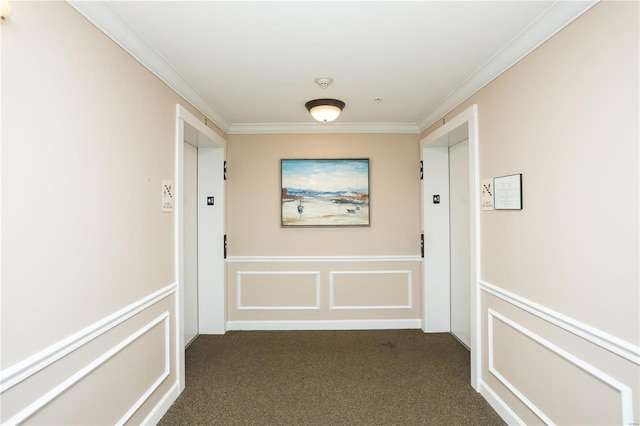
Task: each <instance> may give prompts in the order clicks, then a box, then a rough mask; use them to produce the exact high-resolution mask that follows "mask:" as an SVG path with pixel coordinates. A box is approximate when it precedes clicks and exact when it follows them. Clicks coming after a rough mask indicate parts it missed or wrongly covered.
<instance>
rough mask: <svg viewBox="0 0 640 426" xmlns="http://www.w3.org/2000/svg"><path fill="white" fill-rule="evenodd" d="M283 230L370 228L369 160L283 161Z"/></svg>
mask: <svg viewBox="0 0 640 426" xmlns="http://www.w3.org/2000/svg"><path fill="white" fill-rule="evenodd" d="M282 225H283V226H368V225H369V160H368V159H349V160H282Z"/></svg>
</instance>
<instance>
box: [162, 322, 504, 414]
mask: <svg viewBox="0 0 640 426" xmlns="http://www.w3.org/2000/svg"><path fill="white" fill-rule="evenodd" d="M186 363H187V364H186V367H187V369H186V374H187V377H186V380H187V382H186V383H187V385H186V389H185V391H184V392H183V393H182V395H181V396H180V397H179V398H178V400H177V401H176V402H175V403H174V405H173V406H172V407H171V408H170V409H169V411H168V412H167V414H166V415H165V416H164V418H163V419H162V421H161V422H160V425H194V424H208V425H211V424H220V425H223V424H224V425H231V424H252V425H266V424H271V425H276V424H277V425H313V424H316V425H332V424H349V425H359V424H362V425H364V424H366V425H387V424H397V425H418V424H420V425H427V424H439V425H442V424H447V425H464V424H473V425H499V424H503V421H502V420H501V419H500V417H499V416H498V415H497V414H496V413H495V412H494V411H493V409H492V408H491V407H490V406H489V404H488V403H487V402H486V401H485V400H484V399H483V398H482V397H481V396H480V394H478V393H476V392H475V391H474V390H473V389H472V388H471V386H470V385H469V352H468V351H467V350H466V349H465V348H464V347H462V345H460V344H459V343H458V342H457V341H456V340H455V339H454V338H453V337H452V336H451V335H449V334H447V333H438V334H424V333H423V332H421V331H419V330H375V331H251V332H248V331H245V332H229V333H227V334H225V335H221V336H211V335H209V336H205V335H203V336H199V337H198V338H197V339H196V340H195V341H194V343H193V344H192V345H191V346H190V347H189V348H188V349H187V352H186Z"/></svg>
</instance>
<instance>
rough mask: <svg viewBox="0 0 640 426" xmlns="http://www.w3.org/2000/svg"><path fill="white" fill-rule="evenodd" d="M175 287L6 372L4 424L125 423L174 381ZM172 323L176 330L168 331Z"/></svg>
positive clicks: (148, 407) (143, 412) (142, 412)
mask: <svg viewBox="0 0 640 426" xmlns="http://www.w3.org/2000/svg"><path fill="white" fill-rule="evenodd" d="M175 292H176V286H175V285H171V286H167V287H165V288H163V289H162V290H159V291H158V292H156V293H154V294H152V295H149V296H147V297H145V298H143V299H141V300H139V301H137V302H135V303H133V304H132V305H130V306H128V307H126V308H124V309H123V310H121V311H119V312H117V313H114V314H113V315H111V316H109V317H108V318H105V319H104V320H102V321H99V322H98V323H95V324H94V325H92V326H90V327H87V328H86V329H84V330H81V331H80V332H78V333H77V334H75V335H73V336H70V337H69V338H68V339H65V340H64V341H61V342H59V343H57V344H55V345H53V346H51V347H49V348H47V349H45V350H43V351H42V352H40V353H39V354H36V355H34V356H32V357H30V358H29V359H27V360H24V361H23V362H21V363H19V364H18V365H16V366H13V367H10V368H7V369H6V370H4V371H3V376H2V377H3V381H2V382H1V384H0V386H1V392H0V394H1V397H2V419H1V422H2V424H8V425H11V424H23V423H24V424H124V423H126V422H127V421H129V419H132V417H133V416H134V414H135V415H137V416H141V418H144V417H146V416H147V415H148V413H149V412H150V411H151V410H152V409H153V407H152V405H154V404H155V402H151V405H150V404H147V401H148V400H149V399H150V398H151V397H152V396H153V398H151V399H154V400H159V399H160V398H161V397H162V395H165V394H166V393H167V392H169V391H170V389H171V386H172V383H170V382H171V379H172V378H173V381H175V380H176V375H175V371H173V370H175V368H173V367H172V365H173V364H172V356H173V355H172V354H173V352H174V351H175V344H174V343H172V342H175V339H174V334H175V326H174V325H175V324H174V323H173V319H172V318H173V315H174V306H175V299H174V296H175ZM172 324H173V325H172Z"/></svg>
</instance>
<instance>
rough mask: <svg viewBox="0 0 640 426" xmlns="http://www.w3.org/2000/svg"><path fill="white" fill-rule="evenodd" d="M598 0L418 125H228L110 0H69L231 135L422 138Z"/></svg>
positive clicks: (561, 14)
mask: <svg viewBox="0 0 640 426" xmlns="http://www.w3.org/2000/svg"><path fill="white" fill-rule="evenodd" d="M598 2H599V0H577V1H564V0H557V1H555V2H553V4H552V5H551V6H549V8H547V9H546V10H545V11H544V12H543V13H542V14H541V15H540V16H539V17H538V18H537V19H536V20H535V21H534V22H532V23H531V24H530V25H529V26H528V27H527V28H525V29H524V30H523V31H521V32H520V33H519V34H518V35H517V36H516V37H515V38H514V39H513V40H511V42H510V43H508V44H507V45H506V46H505V47H503V48H502V49H501V50H500V51H499V52H498V53H496V54H495V55H494V56H493V57H491V58H490V59H489V60H488V61H486V62H485V63H484V64H483V65H482V66H481V67H480V68H479V69H478V70H476V71H475V72H474V73H473V74H472V75H471V76H470V77H469V78H467V79H466V80H465V81H464V82H463V83H462V84H461V85H460V86H458V88H457V89H455V90H454V91H453V92H451V93H450V94H449V95H447V96H446V97H445V98H444V99H443V100H442V101H441V102H440V103H439V104H438V105H437V106H436V107H435V108H433V109H431V110H430V111H429V112H428V113H426V114H425V115H424V116H423V117H422V119H420V120H419V121H418V122H417V123H331V124H320V123H233V124H231V123H229V121H228V120H227V119H225V118H224V117H223V116H222V115H221V114H220V113H219V112H218V111H217V110H216V109H215V108H214V107H213V106H212V105H211V104H209V102H208V101H207V100H205V99H204V98H203V97H202V96H201V95H200V94H199V93H198V92H197V91H196V90H195V89H194V88H193V87H192V86H191V85H190V84H189V83H188V82H187V81H186V80H185V79H184V78H182V76H180V74H178V73H177V72H176V70H175V69H174V68H173V67H172V66H171V65H169V63H168V62H167V61H166V59H165V58H164V57H163V56H162V55H160V54H159V53H158V52H157V51H156V50H154V49H153V48H152V47H151V46H150V45H149V44H148V43H147V42H146V41H145V40H144V39H143V38H142V37H141V36H140V34H138V33H137V32H135V31H134V30H133V29H132V28H131V27H130V26H129V25H127V24H126V23H125V22H124V20H123V19H122V18H121V17H120V16H119V15H118V14H117V13H116V12H115V11H114V10H113V9H112V8H111V6H109V4H108V2H106V1H82V0H67V3H69V4H70V5H71V6H72V7H73V8H74V9H76V10H77V11H78V12H79V13H80V14H82V15H83V16H84V17H86V18H87V19H88V20H89V21H90V22H91V23H93V24H94V25H95V26H96V27H98V29H100V30H101V31H102V32H103V33H105V34H106V35H107V36H108V37H110V38H111V39H112V40H113V41H114V42H116V43H117V44H118V45H119V46H120V47H122V48H123V49H124V50H125V51H126V52H128V53H129V54H130V55H131V56H133V57H134V58H135V59H136V60H137V61H139V62H140V63H141V64H142V65H143V66H145V67H146V68H147V69H149V71H151V72H152V73H153V74H155V75H156V76H157V77H158V78H159V79H160V80H162V81H163V82H164V83H166V84H167V85H168V86H169V87H170V88H172V89H173V90H175V91H176V92H177V93H178V94H179V95H180V96H182V97H183V98H184V99H186V100H187V101H188V102H189V103H191V104H192V105H193V106H194V107H196V108H197V109H198V110H199V111H200V112H202V113H203V114H204V115H205V116H206V117H207V118H208V119H209V120H211V121H212V122H213V123H214V124H216V125H217V126H218V127H219V128H220V129H222V131H224V132H225V133H227V134H275V133H421V132H423V131H425V130H426V129H427V128H429V126H431V125H432V124H433V123H435V122H436V121H438V120H440V119H441V118H442V117H443V116H445V115H446V114H447V113H448V112H450V111H451V110H453V109H454V108H455V107H457V106H458V105H460V104H461V103H462V102H464V101H465V100H466V99H468V98H469V97H470V96H472V95H473V94H475V93H476V92H478V91H479V90H480V89H482V88H483V87H484V86H486V85H487V84H489V83H490V82H491V81H493V80H494V79H495V78H496V77H498V76H499V75H500V74H502V73H503V72H504V71H506V70H507V69H509V68H510V67H512V66H513V65H514V64H516V63H517V62H518V61H520V60H521V59H522V58H524V57H525V56H526V55H528V54H529V53H531V51H533V50H534V49H536V48H537V47H538V46H540V45H541V44H542V43H544V42H545V41H547V40H548V39H549V38H551V37H552V36H553V35H554V34H556V33H557V32H558V31H560V30H562V29H563V28H564V27H566V26H567V25H568V24H570V23H571V22H572V21H574V20H575V19H576V18H578V17H579V16H580V15H582V14H583V13H584V12H586V11H587V10H589V9H590V8H591V7H592V6H594V5H595V4H596V3H598Z"/></svg>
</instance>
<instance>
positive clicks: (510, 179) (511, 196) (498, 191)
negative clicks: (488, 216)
mask: <svg viewBox="0 0 640 426" xmlns="http://www.w3.org/2000/svg"><path fill="white" fill-rule="evenodd" d="M493 203H494V208H495V209H496V210H522V174H521V173H518V174H515V175H509V176H501V177H496V178H493Z"/></svg>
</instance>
